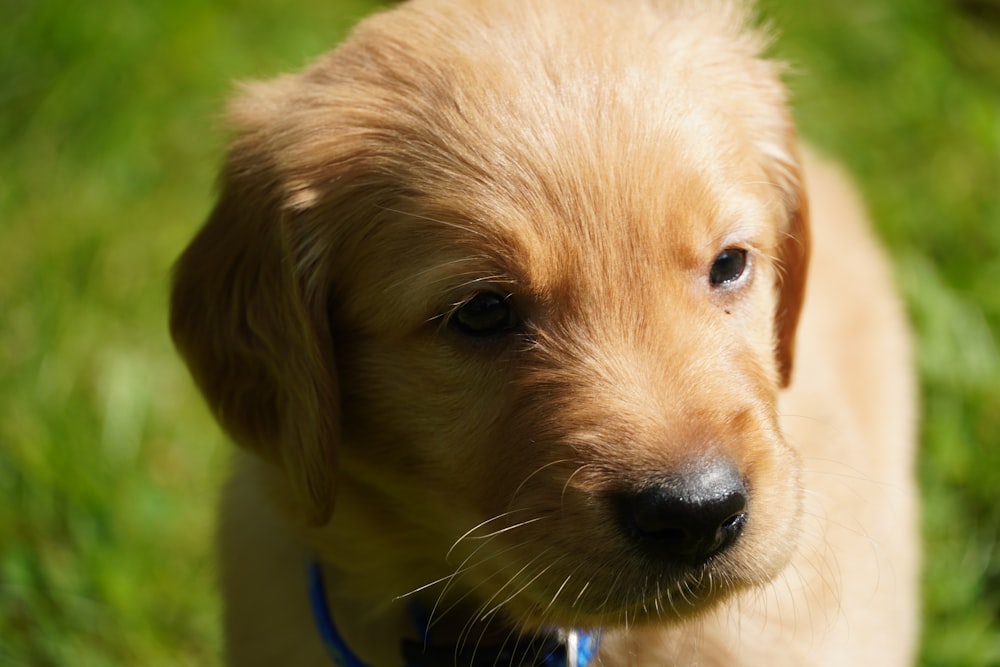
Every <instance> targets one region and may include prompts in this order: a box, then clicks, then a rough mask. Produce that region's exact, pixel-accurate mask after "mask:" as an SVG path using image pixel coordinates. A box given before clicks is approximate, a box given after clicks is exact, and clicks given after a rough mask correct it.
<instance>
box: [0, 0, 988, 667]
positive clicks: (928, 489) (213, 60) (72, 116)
mask: <svg viewBox="0 0 1000 667" xmlns="http://www.w3.org/2000/svg"><path fill="white" fill-rule="evenodd" d="M376 4H377V3H375V2H373V1H366V0H324V1H320V0H309V1H303V2H299V3H295V4H294V5H290V4H288V3H284V2H281V1H280V0H233V1H230V2H225V3H203V2H201V1H200V0H169V1H167V0H151V1H150V2H146V3H133V2H127V1H125V0H105V1H104V2H101V3H74V4H72V5H70V4H68V3H63V2H57V1H56V0H28V1H26V2H19V3H18V2H3V3H0V26H2V27H0V664H2V665H8V664H9V665H39V666H43V665H78V666H89V665H188V664H191V665H202V664H215V663H217V662H218V651H219V643H220V642H219V634H218V628H217V625H218V613H219V612H218V605H217V602H216V600H215V595H214V592H213V588H212V579H213V569H212V567H213V566H212V557H211V542H212V538H211V532H212V511H213V507H214V498H215V493H216V488H217V485H218V483H219V480H220V478H221V476H222V474H223V472H224V468H225V461H226V455H227V451H228V450H227V447H228V446H227V445H226V444H225V443H224V441H223V439H222V437H221V436H220V435H219V432H218V430H217V429H216V427H215V426H214V425H213V423H212V422H211V420H210V418H209V417H208V415H207V412H206V411H205V409H204V408H203V406H202V404H201V401H200V399H199V397H198V396H197V395H196V393H195V391H194V389H193V387H192V385H191V383H190V382H189V380H188V378H187V375H186V373H185V371H184V369H183V368H182V366H181V364H180V362H179V361H178V360H177V359H176V357H175V355H174V352H173V350H172V349H171V345H170V343H169V340H168V338H167V334H166V326H165V317H166V315H165V313H166V289H167V283H168V275H169V268H170V264H171V262H172V261H173V259H174V258H175V257H176V255H177V254H178V253H179V252H180V250H181V248H182V247H183V245H184V243H185V242H186V240H187V239H189V238H190V236H191V235H192V234H193V233H194V231H195V229H196V227H197V226H198V225H199V224H200V223H201V221H202V220H203V219H204V217H205V215H206V214H207V212H208V209H209V206H210V205H211V201H212V183H213V179H214V172H215V169H216V168H217V166H218V164H219V160H220V158H221V151H222V145H223V140H224V133H223V132H222V131H221V128H220V127H218V124H217V123H216V118H217V115H218V112H219V110H220V109H221V107H222V102H223V100H224V98H225V96H226V94H227V92H228V91H229V89H230V81H231V80H232V79H240V78H247V77H265V76H271V75H274V74H276V73H278V72H281V71H284V70H288V69H295V68H298V67H300V66H302V65H303V64H304V63H306V62H307V61H308V60H309V59H311V57H313V56H315V55H317V54H319V53H320V52H322V51H323V50H325V49H327V48H328V47H330V46H331V45H332V44H333V43H334V42H336V41H337V40H338V39H339V38H341V37H342V36H343V35H344V34H345V32H346V30H347V29H348V28H349V26H350V25H352V24H353V23H354V22H355V21H356V20H357V19H358V18H359V17H361V16H363V15H364V14H366V13H368V12H369V11H370V10H371V9H372V8H373V7H374V6H375V5H376ZM762 5H763V6H762V10H763V12H762V13H763V14H764V15H765V16H766V17H768V19H769V20H771V21H772V22H773V23H774V24H775V25H776V26H778V27H779V28H780V30H781V33H782V37H781V39H780V41H779V43H778V44H777V46H776V48H775V51H776V52H777V54H779V55H780V56H781V57H784V58H786V59H788V60H790V61H791V62H793V63H794V64H795V66H796V74H795V75H794V76H793V77H792V78H791V81H790V83H791V86H792V88H793V90H794V91H795V95H796V100H797V103H796V106H797V115H798V117H799V120H800V123H801V125H802V128H803V130H804V134H805V135H806V136H808V137H810V138H811V140H812V141H814V142H815V143H817V144H818V145H820V146H821V147H822V148H824V149H825V150H826V151H827V152H829V153H832V154H834V155H836V156H838V157H840V158H841V159H843V160H844V161H845V162H846V163H847V164H848V165H849V167H850V168H851V170H852V171H853V172H854V173H855V175H856V176H857V178H858V181H859V183H860V185H861V187H862V188H863V190H864V191H865V194H866V196H867V199H868V201H869V204H870V207H871V209H872V211H873V214H874V217H875V219H876V220H877V223H878V226H879V230H880V232H881V234H882V236H883V238H884V239H885V240H886V242H887V244H888V246H889V248H890V251H891V253H892V256H893V258H894V260H895V263H896V268H897V275H898V278H899V282H900V285H901V287H902V289H903V291H904V294H905V296H906V299H907V303H908V306H909V311H910V314H911V316H912V319H913V322H914V326H915V328H916V330H917V332H918V335H919V342H920V346H919V352H918V359H917V363H918V364H919V369H920V373H921V378H922V398H923V402H924V413H925V417H924V422H923V429H922V433H923V437H922V452H921V459H920V476H921V481H922V485H923V488H924V490H925V519H924V527H925V536H926V542H927V557H926V561H927V562H926V575H925V595H924V600H925V607H926V609H925V624H926V636H925V640H924V645H923V652H922V658H921V663H922V664H926V665H941V666H949V667H951V666H955V665H998V664H1000V555H998V553H997V540H998V532H1000V353H998V348H997V342H996V335H997V331H998V325H1000V2H998V0H952V1H948V0H926V1H925V2H922V3H917V2H912V1H911V0H842V1H841V2H837V3H822V4H813V3H802V2H795V1H794V0H762Z"/></svg>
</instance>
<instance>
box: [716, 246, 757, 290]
mask: <svg viewBox="0 0 1000 667" xmlns="http://www.w3.org/2000/svg"><path fill="white" fill-rule="evenodd" d="M748 263H749V262H748V260H747V251H746V250H743V249H740V248H730V249H728V250H723V251H722V252H720V253H719V254H718V256H716V258H715V261H714V262H713V263H712V268H711V269H710V270H709V272H708V281H709V282H710V283H711V285H712V287H721V286H723V285H729V284H731V283H735V282H736V281H737V280H739V279H740V278H742V277H743V274H744V273H746V270H747V264H748Z"/></svg>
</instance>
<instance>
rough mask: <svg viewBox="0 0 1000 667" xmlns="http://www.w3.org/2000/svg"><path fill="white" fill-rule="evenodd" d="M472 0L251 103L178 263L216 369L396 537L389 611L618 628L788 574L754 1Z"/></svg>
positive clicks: (791, 520) (326, 493)
mask: <svg viewBox="0 0 1000 667" xmlns="http://www.w3.org/2000/svg"><path fill="white" fill-rule="evenodd" d="M455 4H457V3H449V2H440V3H435V2H433V1H427V2H424V3H422V4H421V3H419V2H418V3H414V4H412V5H406V6H404V7H402V8H400V9H397V10H394V11H392V12H389V13H387V14H384V15H381V16H378V17H375V18H373V19H370V20H369V21H367V22H365V23H363V24H362V25H361V26H360V27H359V28H358V29H357V30H356V31H355V33H354V34H353V35H352V37H351V38H350V39H349V40H348V41H347V42H346V43H345V44H344V45H342V46H341V47H340V48H339V49H337V50H336V51H334V52H332V53H331V54H330V55H328V56H326V57H325V58H323V59H321V60H320V61H319V62H317V63H316V64H315V65H313V66H312V67H311V68H309V69H307V70H306V71H305V72H304V73H302V74H300V75H296V76H290V77H285V78H282V79H278V80H276V81H272V82H268V83H263V84H254V85H251V86H248V87H247V88H246V89H245V91H244V93H243V95H242V96H241V97H240V98H239V99H238V100H237V101H236V103H235V105H234V107H233V112H232V118H233V122H234V124H235V126H236V128H237V130H238V133H239V134H238V137H237V138H236V140H235V142H234V144H233V147H232V148H231V151H230V154H229V159H228V163H227V167H226V169H225V171H224V173H223V178H222V194H221V198H220V201H219V203H218V205H217V207H216V209H215V211H214V212H213V214H212V216H211V218H210V219H209V221H208V223H207V225H206V226H205V227H204V229H203V230H202V231H201V233H200V234H199V235H198V237H197V238H196V239H195V240H194V242H193V243H192V244H191V246H190V247H189V249H188V250H187V251H186V252H185V254H184V256H183V257H182V258H181V260H180V262H179V264H178V267H177V272H176V279H175V286H174V295H173V304H172V308H173V310H172V320H171V325H172V330H173V334H174V338H175V340H176V342H177V345H178V347H179V348H180V350H181V352H182V354H183V355H184V356H185V358H186V360H187V361H188V364H189V365H190V367H191V369H192V373H193V375H194V377H195V378H196V380H197V381H198V383H199V386H200V387H201V389H202V391H203V392H204V393H205V395H206V397H207V398H208V400H209V403H210V404H211V405H212V407H213V408H214V410H215V412H216V415H217V416H218V419H219V421H220V422H221V423H222V424H223V426H224V427H225V428H226V429H227V430H228V432H229V433H230V434H231V435H232V437H233V438H234V440H235V441H236V442H237V443H238V444H240V445H241V446H243V447H245V448H248V449H250V450H252V451H254V452H256V453H257V454H259V455H260V456H262V457H263V458H265V459H267V460H270V461H272V462H273V463H274V464H275V465H276V466H278V467H279V468H280V469H282V470H283V471H284V474H285V475H286V476H287V478H288V479H289V480H290V481H291V486H292V487H293V488H294V489H296V490H297V491H298V493H299V501H300V502H299V506H300V507H301V508H302V512H303V514H304V515H306V516H307V518H308V519H310V520H311V521H312V522H313V523H323V522H324V521H326V520H328V519H329V518H330V515H331V512H333V517H334V521H333V524H332V525H333V526H336V524H337V521H338V517H347V519H344V520H345V521H349V522H351V523H352V526H353V528H354V529H356V530H360V531H362V533H364V532H365V530H366V529H365V521H366V519H365V517H372V519H371V520H372V521H373V522H375V521H376V520H377V521H378V522H380V524H379V525H371V526H370V528H369V530H370V535H362V536H360V537H359V536H355V537H354V538H353V539H354V541H355V542H356V543H358V544H360V545H362V547H358V548H363V546H364V545H365V544H366V538H367V537H371V541H370V542H367V543H370V544H372V545H373V546H372V550H373V551H374V550H377V551H378V552H379V553H378V558H377V559H373V560H372V563H377V567H378V568H381V569H383V570H384V572H383V574H384V576H383V577H382V578H381V579H379V578H378V577H377V573H376V574H375V576H373V581H374V580H378V581H382V582H385V581H389V582H392V583H391V584H390V586H398V587H400V590H395V591H393V592H395V593H397V594H400V593H405V592H406V590H405V587H406V586H413V587H416V586H419V585H420V584H421V583H426V582H428V581H431V580H432V579H433V578H434V577H436V576H445V575H448V574H449V573H452V572H454V573H456V576H454V577H452V578H451V579H449V582H450V583H449V586H450V587H452V590H453V591H455V593H456V595H457V596H460V595H461V594H463V593H464V592H467V591H472V595H471V598H470V599H472V600H478V601H480V603H482V604H483V607H482V609H481V611H480V615H481V616H482V615H484V614H485V615H486V616H490V615H499V614H494V612H498V611H499V612H503V614H504V615H505V616H506V617H507V618H509V619H512V620H513V621H515V622H518V623H521V624H523V625H525V626H540V625H547V624H552V623H556V624H559V623H567V624H570V623H587V624H608V623H617V622H623V621H625V622H633V621H635V620H638V619H641V618H643V617H647V616H657V615H659V616H674V615H676V616H685V615H688V614H693V613H696V612H698V611H699V610H701V609H704V608H706V607H707V606H709V605H710V604H711V603H712V602H713V601H714V600H716V599H718V598H720V597H722V596H724V595H725V594H727V593H730V592H732V591H734V590H737V589H740V588H742V587H746V586H749V585H753V584H755V583H760V582H763V581H766V580H767V579H768V578H770V577H771V576H773V575H774V574H775V573H776V572H777V570H778V569H780V567H781V566H782V565H783V564H784V563H785V561H786V560H787V558H788V555H789V552H790V550H791V549H792V543H793V541H794V533H795V525H796V520H797V514H798V492H797V487H796V467H795V466H796V464H795V460H794V456H793V455H792V453H791V452H790V450H789V449H788V447H786V445H785V444H784V442H783V440H782V437H781V434H780V431H779V427H778V423H777V413H776V398H777V393H778V390H779V388H780V387H781V386H782V385H784V384H787V383H788V382H789V379H790V374H791V366H792V357H793V341H794V333H795V326H796V322H797V319H798V313H799V308H800V305H801V298H802V293H803V285H804V280H805V269H806V263H807V249H808V237H807V232H806V215H805V201H804V198H803V192H802V189H801V185H800V180H799V172H798V167H797V162H796V157H795V148H794V146H793V134H794V132H793V129H792V126H791V122H790V119H789V115H788V112H787V111H786V108H785V95H784V92H783V88H782V87H781V85H780V83H779V81H778V72H777V71H776V70H777V68H776V67H775V65H773V64H771V63H769V62H767V61H765V60H763V59H762V58H761V57H760V51H761V48H762V40H761V39H760V37H759V36H758V35H756V34H755V33H753V32H751V31H748V30H747V28H746V25H745V24H746V16H745V12H743V11H742V10H740V9H739V8H738V7H735V6H734V5H730V4H717V3H703V4H698V5H696V3H679V4H680V6H679V7H672V6H663V7H659V6H653V5H652V4H650V3H635V5H632V4H631V3H620V2H601V1H600V0H598V1H596V2H594V3H592V6H588V7H587V8H586V9H584V8H583V7H582V6H580V5H579V3H569V2H567V3H562V2H555V3H534V2H527V1H525V2H520V1H515V2H511V1H509V0H503V1H500V0H496V1H492V2H491V1H487V2H472V3H469V5H467V6H455ZM338 469H339V470H338ZM335 480H336V481H337V484H339V486H340V492H339V494H338V493H337V492H336V488H337V484H335ZM335 496H336V499H337V507H336V510H334V509H333V508H334V499H335ZM330 530H335V528H333V529H327V531H328V532H329V531H330ZM316 535H317V536H319V537H317V538H316V539H317V541H318V547H317V548H319V549H321V550H322V548H323V545H322V540H323V539H324V538H323V537H322V536H323V535H324V532H323V530H317V531H316ZM375 545H378V546H375ZM357 567H358V568H359V569H363V568H364V564H358V565H357ZM373 567H374V566H373Z"/></svg>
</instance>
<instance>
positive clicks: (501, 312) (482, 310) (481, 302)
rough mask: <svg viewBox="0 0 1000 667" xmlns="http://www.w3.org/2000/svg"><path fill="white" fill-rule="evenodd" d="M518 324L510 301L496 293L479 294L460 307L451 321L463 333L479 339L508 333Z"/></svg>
mask: <svg viewBox="0 0 1000 667" xmlns="http://www.w3.org/2000/svg"><path fill="white" fill-rule="evenodd" d="M518 323H519V320H518V317H517V313H516V312H515V311H514V307H513V306H512V305H511V303H510V301H509V300H508V299H507V298H506V297H504V296H502V295H500V294H497V293H496V292H479V293H478V294H476V295H474V296H473V297H472V298H471V299H469V300H468V301H466V302H465V303H463V304H462V305H461V306H459V307H458V309H457V310H456V311H455V312H454V313H453V314H452V316H451V319H450V320H449V324H450V325H451V326H452V327H453V328H455V329H457V330H458V331H460V332H461V333H463V334H465V335H466V336H475V337H478V338H483V337H486V336H496V335H499V334H503V333H506V332H508V331H510V330H511V329H514V328H515V327H517V325H518Z"/></svg>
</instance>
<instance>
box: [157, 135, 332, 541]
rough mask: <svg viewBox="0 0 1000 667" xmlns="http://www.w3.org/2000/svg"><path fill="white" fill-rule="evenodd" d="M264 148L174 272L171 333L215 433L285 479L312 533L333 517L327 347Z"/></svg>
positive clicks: (247, 152)
mask: <svg viewBox="0 0 1000 667" xmlns="http://www.w3.org/2000/svg"><path fill="white" fill-rule="evenodd" d="M262 153H263V151H262V150H261V149H260V147H259V146H253V145H250V142H248V141H246V140H243V141H242V142H238V143H237V144H236V145H235V146H234V148H233V149H232V151H231V152H230V155H229V161H228V164H227V166H226V168H225V170H224V171H223V174H222V192H221V196H220V199H219V201H218V203H217V205H216V207H215V209H214V211H213V212H212V215H211V217H210V218H209V220H208V222H207V223H206V224H205V226H204V227H203V228H202V230H201V231H200V232H199V234H198V235H197V237H195V239H194V241H192V243H191V245H190V246H189V247H188V248H187V250H186V251H185V252H184V254H183V255H182V256H181V258H180V259H179V261H178V262H177V265H176V267H175V270H174V271H175V273H174V283H173V293H172V298H171V311H170V329H171V333H172V335H173V339H174V342H175V344H176V346H177V348H178V350H179V351H180V353H181V355H182V356H183V357H184V359H185V360H186V361H187V364H188V366H189V368H190V370H191V374H192V375H193V376H194V379H195V381H196V383H197V384H198V387H199V388H200V389H201V391H202V393H203V394H204V395H205V398H206V399H207V401H208V404H209V406H210V407H211V408H212V411H213V412H214V414H215V416H216V418H217V419H218V421H219V423H220V424H221V425H222V426H223V428H224V429H225V430H226V432H227V433H228V434H229V435H230V436H231V437H232V438H233V440H234V441H235V442H236V443H237V444H239V445H240V446H242V447H244V448H246V449H249V450H251V451H253V452H255V453H256V454H258V455H260V456H261V457H263V458H265V459H267V460H269V461H271V462H273V463H275V464H277V465H280V466H282V467H283V468H284V470H285V473H286V475H287V477H288V478H289V479H290V480H291V482H292V484H293V486H294V488H295V489H296V490H297V491H298V492H299V494H300V496H301V500H302V501H303V505H304V507H305V508H306V512H307V514H308V517H309V519H310V521H311V522H313V523H324V522H325V521H326V520H327V519H329V516H330V513H331V511H332V507H333V497H334V490H335V489H334V484H335V447H336V444H337V440H338V429H339V415H338V401H337V392H336V379H335V376H334V373H335V370H334V365H333V358H332V353H333V350H332V341H331V336H330V333H329V330H328V325H327V324H326V322H317V321H315V320H316V318H315V317H311V316H310V315H309V312H308V310H307V308H306V304H305V303H304V298H303V291H302V289H301V286H300V285H299V283H298V280H297V279H296V277H295V271H294V261H295V260H294V258H293V254H292V251H291V244H290V242H289V239H288V229H287V223H288V220H287V218H288V213H286V212H285V209H284V206H283V201H282V193H281V191H280V189H281V179H280V178H279V175H278V173H277V170H276V169H275V168H274V167H273V166H270V165H269V162H268V159H267V156H266V155H262Z"/></svg>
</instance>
